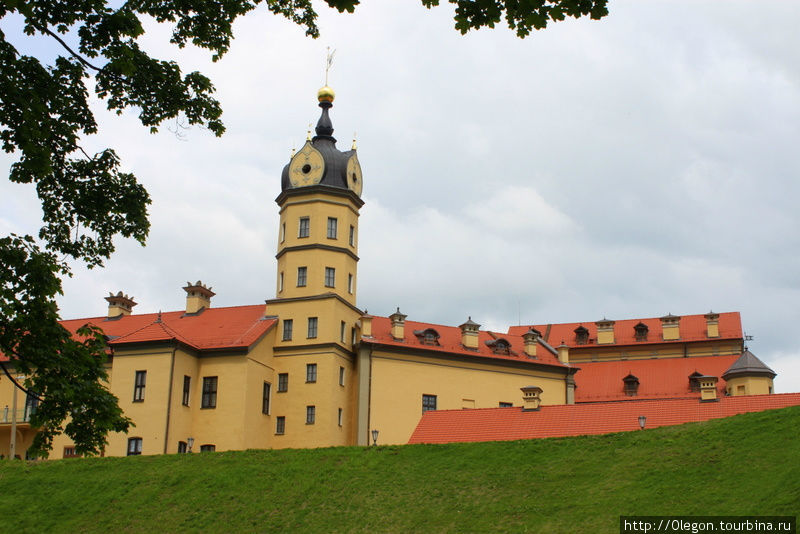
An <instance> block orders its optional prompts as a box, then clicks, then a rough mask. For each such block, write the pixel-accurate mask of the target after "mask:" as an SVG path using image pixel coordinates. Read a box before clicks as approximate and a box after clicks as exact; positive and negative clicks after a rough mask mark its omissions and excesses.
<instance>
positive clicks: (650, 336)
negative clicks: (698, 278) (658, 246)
mask: <svg viewBox="0 0 800 534" xmlns="http://www.w3.org/2000/svg"><path fill="white" fill-rule="evenodd" d="M640 322H641V323H644V324H645V325H647V328H648V333H647V341H636V339H635V336H634V334H635V332H634V329H633V327H634V325H636V324H638V323H640ZM594 323H595V322H594V321H587V322H584V323H562V324H551V325H546V324H545V325H525V326H512V327H511V328H509V329H508V333H509V334H510V335H512V336H521V335H522V334H524V333H525V332H527V331H528V329H529V328H531V327H533V328H536V330H538V331H539V332H541V333H542V336H543V337H544V340H545V341H547V342H548V343H549V344H550V345H552V346H554V347H556V346H558V345H560V344H561V342H562V341H564V342H565V343H566V344H567V345H568V346H569V347H570V348H585V347H597V346H598V345H597V325H595V324H594ZM579 326H583V327H584V328H586V329H587V330H588V331H589V343H588V344H586V345H583V344H581V345H579V344H577V343H576V340H575V329H576V328H578V327H579ZM661 335H662V330H661V319H660V318H658V317H651V318H649V319H625V320H621V321H616V322H615V324H614V344H613V345H611V346H619V345H647V344H649V343H685V342H687V341H688V342H691V341H707V340H708V339H715V340H717V339H741V338H742V319H741V317H740V316H739V312H727V313H720V314H719V337H716V338H709V337H708V336H707V334H706V319H705V317H704V316H703V315H684V316H682V317H681V319H680V336H681V337H680V339H679V340H677V341H663V340H662V339H661ZM599 346H602V347H607V346H609V345H599Z"/></svg>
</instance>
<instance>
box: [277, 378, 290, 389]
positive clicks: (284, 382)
mask: <svg viewBox="0 0 800 534" xmlns="http://www.w3.org/2000/svg"><path fill="white" fill-rule="evenodd" d="M287 391H289V373H280V374H279V375H278V393H286V392H287Z"/></svg>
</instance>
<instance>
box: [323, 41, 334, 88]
mask: <svg viewBox="0 0 800 534" xmlns="http://www.w3.org/2000/svg"><path fill="white" fill-rule="evenodd" d="M326 48H327V49H328V53H327V54H326V55H325V85H328V71H330V70H331V66H332V65H333V56H334V54H336V49H334V50H333V52H331V47H330V46H328V47H326Z"/></svg>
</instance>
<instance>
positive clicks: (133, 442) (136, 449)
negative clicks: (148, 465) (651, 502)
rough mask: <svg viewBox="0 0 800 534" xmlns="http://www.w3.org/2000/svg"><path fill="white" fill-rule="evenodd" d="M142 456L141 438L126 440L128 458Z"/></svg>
mask: <svg viewBox="0 0 800 534" xmlns="http://www.w3.org/2000/svg"><path fill="white" fill-rule="evenodd" d="M139 454H142V438H128V456H138V455H139Z"/></svg>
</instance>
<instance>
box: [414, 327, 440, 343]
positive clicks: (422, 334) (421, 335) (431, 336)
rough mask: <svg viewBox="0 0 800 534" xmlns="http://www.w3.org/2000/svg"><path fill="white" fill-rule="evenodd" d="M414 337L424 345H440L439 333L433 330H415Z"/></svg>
mask: <svg viewBox="0 0 800 534" xmlns="http://www.w3.org/2000/svg"><path fill="white" fill-rule="evenodd" d="M414 335H415V336H417V339H418V340H419V342H420V343H422V344H423V345H438V344H439V332H437V331H436V330H434V329H433V328H426V329H425V330H415V331H414Z"/></svg>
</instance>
